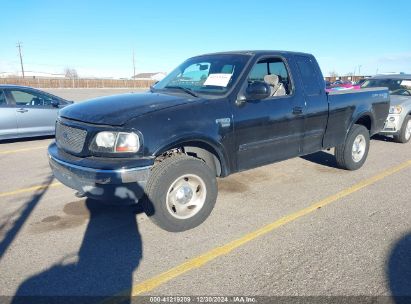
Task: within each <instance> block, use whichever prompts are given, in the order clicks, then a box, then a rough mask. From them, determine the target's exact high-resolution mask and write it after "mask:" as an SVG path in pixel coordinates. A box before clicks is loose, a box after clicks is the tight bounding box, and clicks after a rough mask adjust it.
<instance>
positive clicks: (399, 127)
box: [362, 74, 411, 143]
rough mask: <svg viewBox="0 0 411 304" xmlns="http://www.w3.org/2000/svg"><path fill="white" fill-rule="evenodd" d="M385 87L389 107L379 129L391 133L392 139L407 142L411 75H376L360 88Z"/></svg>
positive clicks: (410, 121) (410, 130)
mask: <svg viewBox="0 0 411 304" xmlns="http://www.w3.org/2000/svg"><path fill="white" fill-rule="evenodd" d="M372 87H387V88H388V89H389V90H390V95H391V107H390V112H389V114H388V117H387V120H386V122H385V125H384V128H383V130H382V131H381V134H383V135H393V136H394V140H395V141H397V142H400V143H407V142H409V141H410V139H411V75H410V74H408V75H406V74H395V75H377V76H374V77H372V78H370V79H367V80H366V81H365V82H364V83H363V85H362V88H372Z"/></svg>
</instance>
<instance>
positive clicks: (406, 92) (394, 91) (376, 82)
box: [361, 78, 411, 96]
mask: <svg viewBox="0 0 411 304" xmlns="http://www.w3.org/2000/svg"><path fill="white" fill-rule="evenodd" d="M374 87H387V88H388V90H390V94H391V95H403V96H411V79H409V80H407V79H390V78H381V79H367V80H365V82H364V83H363V85H362V86H361V88H374Z"/></svg>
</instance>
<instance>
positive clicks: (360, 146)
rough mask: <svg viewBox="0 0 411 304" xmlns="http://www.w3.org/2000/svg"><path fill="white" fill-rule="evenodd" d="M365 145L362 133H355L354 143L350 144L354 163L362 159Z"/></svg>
mask: <svg viewBox="0 0 411 304" xmlns="http://www.w3.org/2000/svg"><path fill="white" fill-rule="evenodd" d="M366 147H367V143H366V141H365V137H364V135H362V134H359V135H357V137H356V138H355V139H354V143H353V145H352V154H351V155H352V159H353V161H355V162H356V163H358V162H359V161H361V160H362V158H363V156H364V154H365V148H366Z"/></svg>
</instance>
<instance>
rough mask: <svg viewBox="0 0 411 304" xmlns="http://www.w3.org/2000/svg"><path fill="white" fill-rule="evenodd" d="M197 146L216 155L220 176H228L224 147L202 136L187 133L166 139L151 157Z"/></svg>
mask: <svg viewBox="0 0 411 304" xmlns="http://www.w3.org/2000/svg"><path fill="white" fill-rule="evenodd" d="M193 145H194V146H198V147H200V148H204V149H206V150H208V151H209V152H211V153H213V154H216V156H217V158H218V159H219V160H220V163H221V170H222V175H224V176H225V175H228V174H229V171H230V169H229V168H228V165H227V164H228V163H227V160H228V156H227V153H226V151H225V148H224V146H223V145H222V144H221V142H219V141H218V140H216V139H214V138H211V137H207V136H205V135H203V134H199V133H188V134H183V135H181V136H179V137H175V138H171V139H168V140H166V141H164V142H162V143H161V144H160V145H159V146H158V147H157V148H156V149H155V150H154V153H153V156H159V155H161V154H162V153H164V152H166V151H168V150H171V149H173V148H176V147H182V146H193Z"/></svg>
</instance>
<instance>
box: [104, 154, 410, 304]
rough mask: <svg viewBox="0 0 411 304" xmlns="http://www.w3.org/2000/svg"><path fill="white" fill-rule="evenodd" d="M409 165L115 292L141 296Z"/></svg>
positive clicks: (115, 300) (362, 182)
mask: <svg viewBox="0 0 411 304" xmlns="http://www.w3.org/2000/svg"><path fill="white" fill-rule="evenodd" d="M408 167H411V160H409V161H406V162H404V163H402V164H400V165H398V166H395V167H392V168H389V169H387V170H384V171H383V172H381V173H379V174H377V175H375V176H373V177H370V178H367V179H365V180H363V181H361V182H359V183H357V184H355V185H353V186H351V187H349V188H346V189H344V190H342V191H340V192H338V193H336V194H333V195H330V196H328V197H326V198H324V199H322V200H320V201H318V202H316V203H314V204H312V205H311V206H309V207H307V208H304V209H301V210H298V211H296V212H294V213H291V214H289V215H286V216H284V217H282V218H280V219H279V220H276V221H275V222H273V223H271V224H268V225H266V226H264V227H262V228H260V229H257V230H255V231H253V232H251V233H248V234H246V235H244V236H243V237H241V238H239V239H236V240H233V241H231V242H229V243H227V244H225V245H223V246H220V247H216V248H214V249H212V250H210V251H208V252H206V253H204V254H202V255H200V256H197V257H195V258H192V259H191V260H188V261H187V262H185V263H183V264H180V265H178V266H176V267H174V268H171V269H170V270H168V271H166V272H163V273H161V274H159V275H156V276H154V277H153V278H151V279H148V280H146V281H143V282H141V283H138V284H136V285H134V286H132V288H131V290H130V289H129V290H126V291H124V292H122V293H120V294H118V295H117V296H120V297H121V296H129V295H131V296H137V295H140V294H142V293H145V292H149V291H152V290H153V289H155V288H157V287H159V286H160V285H162V284H164V283H166V282H168V281H170V280H172V279H174V278H176V277H178V276H180V275H182V274H184V273H186V272H189V271H191V270H193V269H196V268H199V267H201V266H203V265H205V264H207V263H208V262H211V261H212V260H214V259H216V258H218V257H221V256H224V255H226V254H228V253H230V252H231V251H233V250H234V249H236V248H238V247H240V246H242V245H245V244H247V243H248V242H250V241H252V240H254V239H256V238H258V237H260V236H263V235H265V234H267V233H269V232H271V231H273V230H275V229H277V228H279V227H281V226H284V225H286V224H288V223H290V222H293V221H295V220H297V219H299V218H301V217H303V216H305V215H308V214H310V213H312V212H314V211H315V210H317V209H318V208H322V207H325V206H327V205H329V204H331V203H333V202H335V201H338V200H340V199H342V198H344V197H346V196H349V195H350V194H352V193H354V192H357V191H359V190H361V189H363V188H365V187H367V186H370V185H372V184H374V183H376V182H378V181H380V180H382V179H384V178H386V177H387V176H390V175H392V174H394V173H397V172H399V171H401V170H403V169H405V168H408ZM118 300H119V302H121V298H117V299H116V298H115V297H112V298H109V299H107V301H105V302H104V303H117V302H118ZM123 300H124V298H123Z"/></svg>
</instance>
